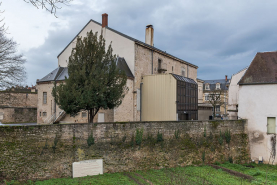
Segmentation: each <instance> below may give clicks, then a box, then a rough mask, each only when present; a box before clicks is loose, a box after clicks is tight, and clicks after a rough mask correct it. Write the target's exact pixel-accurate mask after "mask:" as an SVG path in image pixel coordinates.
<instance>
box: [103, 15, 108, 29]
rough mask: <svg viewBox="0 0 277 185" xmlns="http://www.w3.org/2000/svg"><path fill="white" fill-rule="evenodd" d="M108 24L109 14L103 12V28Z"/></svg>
mask: <svg viewBox="0 0 277 185" xmlns="http://www.w3.org/2000/svg"><path fill="white" fill-rule="evenodd" d="M106 26H108V14H106V13H104V14H102V28H104V27H106Z"/></svg>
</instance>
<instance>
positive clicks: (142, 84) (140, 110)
mask: <svg viewBox="0 0 277 185" xmlns="http://www.w3.org/2000/svg"><path fill="white" fill-rule="evenodd" d="M142 85H143V83H140V98H139V99H140V121H141V115H142Z"/></svg>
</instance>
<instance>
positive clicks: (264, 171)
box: [219, 163, 277, 184]
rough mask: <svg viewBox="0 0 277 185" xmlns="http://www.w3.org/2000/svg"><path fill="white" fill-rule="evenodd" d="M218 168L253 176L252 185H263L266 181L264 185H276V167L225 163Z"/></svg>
mask: <svg viewBox="0 0 277 185" xmlns="http://www.w3.org/2000/svg"><path fill="white" fill-rule="evenodd" d="M219 166H222V167H225V168H228V169H231V170H234V171H238V172H241V173H243V174H246V175H251V176H253V177H254V180H252V184H265V182H266V181H267V183H266V184H277V166H274V165H268V164H255V163H254V164H247V165H239V164H231V163H225V164H220V165H219ZM247 166H248V167H247Z"/></svg>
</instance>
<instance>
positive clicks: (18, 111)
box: [0, 107, 37, 123]
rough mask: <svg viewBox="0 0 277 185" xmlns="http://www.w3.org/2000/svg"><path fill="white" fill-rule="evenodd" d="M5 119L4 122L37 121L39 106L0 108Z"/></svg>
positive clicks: (2, 120)
mask: <svg viewBox="0 0 277 185" xmlns="http://www.w3.org/2000/svg"><path fill="white" fill-rule="evenodd" d="M0 113H2V115H3V116H2V117H1V118H3V119H1V118H0V121H1V122H2V123H26V122H29V123H35V122H36V121H37V120H36V117H37V108H9V107H6V108H0Z"/></svg>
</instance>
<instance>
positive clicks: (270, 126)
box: [267, 117, 276, 134]
mask: <svg viewBox="0 0 277 185" xmlns="http://www.w3.org/2000/svg"><path fill="white" fill-rule="evenodd" d="M267 133H268V134H276V118H275V117H267Z"/></svg>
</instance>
